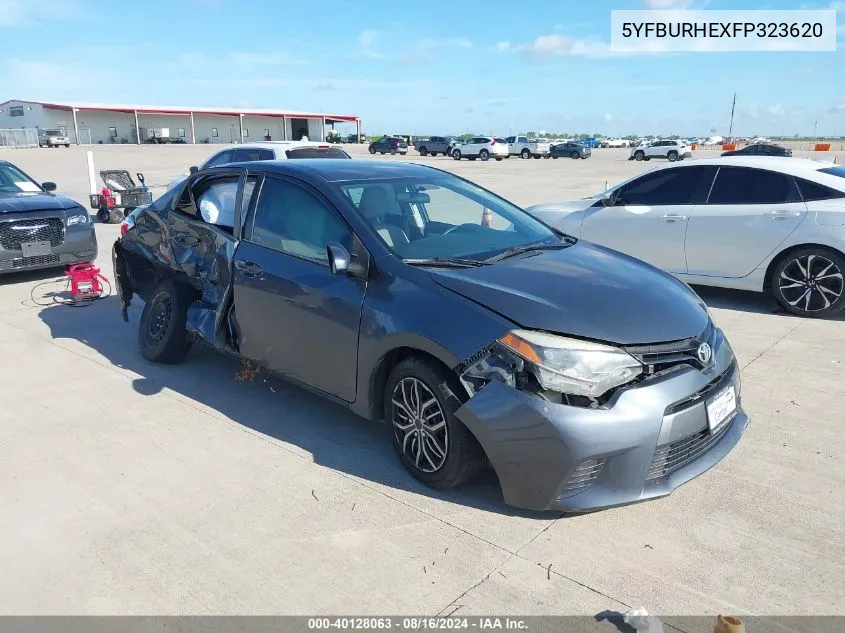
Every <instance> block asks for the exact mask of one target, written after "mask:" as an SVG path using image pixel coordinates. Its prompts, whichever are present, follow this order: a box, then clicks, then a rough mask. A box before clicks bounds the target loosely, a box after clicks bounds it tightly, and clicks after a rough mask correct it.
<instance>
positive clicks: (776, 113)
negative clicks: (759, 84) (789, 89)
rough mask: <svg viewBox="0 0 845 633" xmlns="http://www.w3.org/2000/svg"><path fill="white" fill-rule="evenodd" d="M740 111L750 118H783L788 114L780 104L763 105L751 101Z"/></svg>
mask: <svg viewBox="0 0 845 633" xmlns="http://www.w3.org/2000/svg"><path fill="white" fill-rule="evenodd" d="M740 113H741V114H742V115H743V116H745V117H747V118H749V119H771V120H777V119H781V118H783V117H784V115H786V110H785V109H784V108H783V106H781V105H780V104H778V105H771V106H761V105H758V104H756V103H751V104H748V105H747V106H745V107H744V108H742V110H740Z"/></svg>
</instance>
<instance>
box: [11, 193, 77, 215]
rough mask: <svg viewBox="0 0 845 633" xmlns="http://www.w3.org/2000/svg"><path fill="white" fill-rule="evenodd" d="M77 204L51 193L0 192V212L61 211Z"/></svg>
mask: <svg viewBox="0 0 845 633" xmlns="http://www.w3.org/2000/svg"><path fill="white" fill-rule="evenodd" d="M78 206H81V205H80V204H79V203H78V202H74V201H73V200H71V199H70V198H65V197H64V196H56V195H53V194H52V193H0V214H3V213H26V212H27V211H63V210H65V209H72V208H74V207H78Z"/></svg>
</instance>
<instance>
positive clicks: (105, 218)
mask: <svg viewBox="0 0 845 633" xmlns="http://www.w3.org/2000/svg"><path fill="white" fill-rule="evenodd" d="M97 220H99V221H100V222H101V223H102V224H108V223H109V221H110V220H111V213H110V212H109V210H108V209H106V208H105V207H101V208H99V209H97Z"/></svg>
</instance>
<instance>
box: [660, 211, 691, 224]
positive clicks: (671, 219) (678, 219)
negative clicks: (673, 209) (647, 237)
mask: <svg viewBox="0 0 845 633" xmlns="http://www.w3.org/2000/svg"><path fill="white" fill-rule="evenodd" d="M663 219H664V220H666V221H667V222H681V221H682V220H686V219H687V216H685V215H677V214H675V213H667V214H666V215H664V216H663Z"/></svg>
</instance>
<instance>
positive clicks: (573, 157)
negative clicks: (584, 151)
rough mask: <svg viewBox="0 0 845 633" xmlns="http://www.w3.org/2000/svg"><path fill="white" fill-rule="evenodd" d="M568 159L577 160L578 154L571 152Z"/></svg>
mask: <svg viewBox="0 0 845 633" xmlns="http://www.w3.org/2000/svg"><path fill="white" fill-rule="evenodd" d="M569 157H570V158H572V159H573V160H578V152H572V153H571V154H570V155H569Z"/></svg>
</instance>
